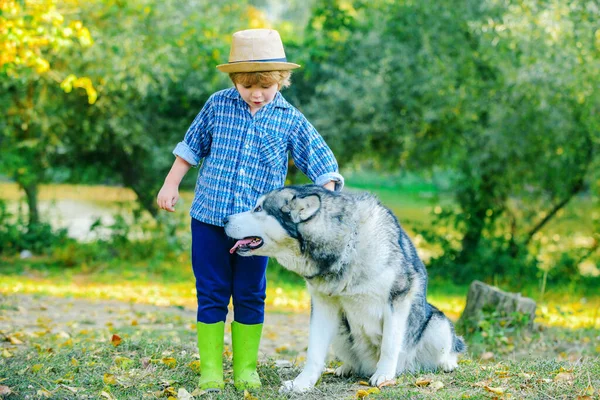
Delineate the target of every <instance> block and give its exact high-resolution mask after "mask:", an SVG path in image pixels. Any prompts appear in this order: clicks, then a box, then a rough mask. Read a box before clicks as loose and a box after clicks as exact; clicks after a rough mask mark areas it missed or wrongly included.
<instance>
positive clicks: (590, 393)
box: [583, 385, 596, 396]
mask: <svg viewBox="0 0 600 400" xmlns="http://www.w3.org/2000/svg"><path fill="white" fill-rule="evenodd" d="M595 392H596V390H595V389H594V387H593V386H592V385H588V387H586V388H585V390H584V391H583V395H584V396H593V395H594V393H595Z"/></svg>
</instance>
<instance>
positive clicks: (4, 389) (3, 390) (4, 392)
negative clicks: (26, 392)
mask: <svg viewBox="0 0 600 400" xmlns="http://www.w3.org/2000/svg"><path fill="white" fill-rule="evenodd" d="M11 393H12V391H11V390H10V388H9V387H8V386H4V385H0V396H8V395H9V394H11Z"/></svg>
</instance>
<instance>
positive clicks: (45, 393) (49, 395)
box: [37, 389, 52, 399]
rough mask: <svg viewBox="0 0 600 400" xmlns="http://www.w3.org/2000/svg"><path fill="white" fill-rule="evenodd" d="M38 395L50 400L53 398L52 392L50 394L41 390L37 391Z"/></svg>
mask: <svg viewBox="0 0 600 400" xmlns="http://www.w3.org/2000/svg"><path fill="white" fill-rule="evenodd" d="M37 395H38V396H42V397H45V398H47V399H49V398H50V397H52V392H50V391H48V390H46V389H40V390H38V391H37Z"/></svg>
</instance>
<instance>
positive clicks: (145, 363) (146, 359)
mask: <svg viewBox="0 0 600 400" xmlns="http://www.w3.org/2000/svg"><path fill="white" fill-rule="evenodd" d="M140 362H141V363H142V368H144V369H145V368H148V366H149V365H150V357H144V358H142V359H141V360H140Z"/></svg>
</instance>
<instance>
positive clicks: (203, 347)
mask: <svg viewBox="0 0 600 400" xmlns="http://www.w3.org/2000/svg"><path fill="white" fill-rule="evenodd" d="M196 330H197V331H198V351H199V352H200V381H199V382H198V386H199V387H200V389H202V390H206V391H207V392H218V391H221V389H223V387H224V385H225V384H224V382H223V335H224V331H225V323H224V322H217V323H216V324H204V323H202V322H198V323H197V325H196Z"/></svg>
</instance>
